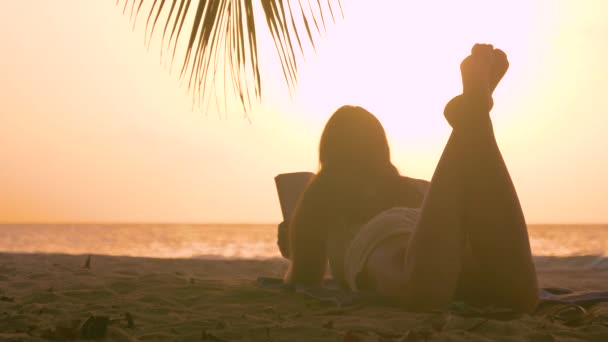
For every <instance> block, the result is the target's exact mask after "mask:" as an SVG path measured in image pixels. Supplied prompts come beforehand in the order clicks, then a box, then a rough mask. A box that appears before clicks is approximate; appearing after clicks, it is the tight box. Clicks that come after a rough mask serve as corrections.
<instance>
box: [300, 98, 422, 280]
mask: <svg viewBox="0 0 608 342" xmlns="http://www.w3.org/2000/svg"><path fill="white" fill-rule="evenodd" d="M419 202H420V198H419V196H417V195H416V194H413V193H412V189H411V187H410V186H409V185H406V184H405V183H404V182H403V179H402V178H401V176H400V175H399V171H398V170H397V168H395V166H393V164H392V163H391V160H390V148H389V145H388V139H387V137H386V133H385V132H384V128H383V127H382V124H380V121H378V119H377V118H376V117H375V116H374V115H373V114H371V113H370V112H368V111H367V110H365V109H363V108H361V107H355V106H343V107H340V108H339V109H338V110H337V111H336V112H335V113H334V114H333V115H332V116H331V118H330V119H329V121H328V122H327V124H326V125H325V128H324V130H323V133H322V135H321V141H320V143H319V172H318V173H317V175H316V177H315V178H314V179H313V180H312V182H311V183H310V184H309V185H308V187H307V189H306V190H305V192H304V194H303V195H302V197H301V198H300V200H299V203H298V206H297V208H296V210H295V212H294V216H293V217H292V219H291V223H290V226H289V240H290V259H291V263H290V271H289V272H288V277H290V278H291V279H288V280H290V281H295V282H301V283H305V284H318V282H319V281H320V280H321V279H323V274H324V272H325V264H326V262H327V253H328V250H327V237H328V232H329V231H330V230H331V229H336V228H337V227H339V226H344V225H346V226H351V225H357V224H361V223H364V222H366V221H367V220H369V219H371V218H372V217H374V216H375V215H377V214H378V213H380V212H382V211H383V210H386V209H389V208H391V207H393V206H417V205H419Z"/></svg>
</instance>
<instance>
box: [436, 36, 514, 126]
mask: <svg viewBox="0 0 608 342" xmlns="http://www.w3.org/2000/svg"><path fill="white" fill-rule="evenodd" d="M508 68H509V61H508V60H507V55H506V54H505V53H504V52H503V51H502V50H499V49H494V47H493V46H492V45H489V44H475V46H473V48H472V49H471V55H469V56H468V57H466V58H465V59H464V60H463V61H462V63H461V64H460V73H461V75H462V88H463V92H462V95H458V96H456V97H455V98H453V99H452V100H451V101H450V102H448V104H447V105H446V107H445V110H444V115H445V117H446V119H447V121H448V122H449V124H450V125H451V126H452V127H453V128H456V127H457V126H463V125H466V123H465V122H470V121H471V120H473V121H478V118H483V117H488V116H487V114H488V113H489V112H490V110H491V109H492V107H493V105H494V100H493V99H492V93H493V92H494V89H496V86H497V85H498V83H499V82H500V80H501V79H502V77H503V76H504V75H505V73H506V72H507V69H508ZM463 112H465V113H469V114H465V113H463ZM463 114H465V115H463ZM476 118H477V119H476Z"/></svg>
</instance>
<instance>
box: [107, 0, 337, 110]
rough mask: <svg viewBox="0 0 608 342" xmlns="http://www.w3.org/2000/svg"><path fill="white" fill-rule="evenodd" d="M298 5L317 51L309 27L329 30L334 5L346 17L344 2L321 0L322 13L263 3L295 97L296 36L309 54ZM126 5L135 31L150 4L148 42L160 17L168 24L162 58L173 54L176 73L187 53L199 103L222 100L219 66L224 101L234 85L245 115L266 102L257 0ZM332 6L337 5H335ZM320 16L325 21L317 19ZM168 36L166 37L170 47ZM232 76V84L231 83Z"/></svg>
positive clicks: (278, 1)
mask: <svg viewBox="0 0 608 342" xmlns="http://www.w3.org/2000/svg"><path fill="white" fill-rule="evenodd" d="M121 1H122V0H117V3H116V4H117V5H119V4H120V3H121ZM293 1H296V2H297V3H298V7H299V12H300V13H299V14H300V17H298V16H297V15H296V18H299V19H301V22H302V23H303V24H304V28H305V30H306V34H307V36H308V39H309V43H310V44H311V46H312V47H313V49H314V48H315V45H314V39H315V37H314V36H313V33H312V31H311V27H310V24H309V23H310V22H311V21H312V23H313V25H314V26H315V28H316V31H317V33H318V34H320V33H321V28H322V29H323V30H325V16H324V14H323V12H325V11H327V10H329V12H330V15H331V18H332V20H334V9H333V6H335V4H337V6H338V7H339V9H340V13H342V5H341V4H340V0H333V1H332V0H327V6H326V7H325V8H323V6H322V4H321V1H320V0H317V1H316V2H317V6H315V7H317V11H315V10H314V9H313V6H312V5H311V3H310V1H311V0H259V2H260V5H261V8H262V10H263V14H264V17H265V19H266V28H267V29H268V31H269V33H270V35H271V36H272V39H273V41H274V45H275V48H276V52H277V54H278V57H279V60H280V64H281V69H282V71H283V76H284V78H285V82H286V84H287V88H288V90H289V92H290V94H291V93H292V92H293V90H294V88H295V86H296V84H297V71H298V65H297V60H296V57H297V56H296V53H295V51H294V44H293V40H292V37H295V41H297V44H298V47H299V52H300V53H301V54H303V53H304V48H303V45H302V40H301V39H300V36H301V35H300V29H298V27H299V26H300V24H299V23H298V22H297V21H296V19H294V12H293V11H292V6H291V2H293ZM312 1H314V0H312ZM123 2H124V5H123V13H125V12H126V11H127V8H129V4H130V5H131V6H130V8H131V10H130V18H131V20H133V25H134V26H133V27H134V28H135V24H136V21H137V17H138V16H139V13H140V10H141V9H142V6H143V5H144V3H146V4H151V5H150V11H149V12H148V17H147V20H146V26H145V35H144V37H145V41H146V42H148V44H150V42H151V41H152V37H153V36H154V33H155V32H156V28H157V22H158V21H159V20H160V18H164V19H163V20H166V21H165V23H164V25H162V26H159V27H162V29H160V30H162V39H161V43H160V44H161V57H162V56H163V52H165V51H166V52H168V53H167V54H165V58H166V59H165V62H167V60H169V55H170V56H171V57H170V61H169V64H170V69H171V70H172V67H173V63H174V60H175V57H176V52H177V51H180V52H183V55H184V59H183V61H182V63H181V71H180V75H179V76H180V79H182V81H187V82H188V91H189V92H192V95H193V101H194V102H198V103H199V105H200V104H201V103H202V102H204V101H207V100H208V99H209V97H210V96H211V94H213V93H215V94H216V97H217V89H216V81H218V77H219V75H218V69H219V68H222V69H223V72H222V74H223V77H224V78H223V85H224V93H223V95H224V98H226V96H227V93H226V91H227V89H226V87H227V83H229V84H230V85H231V86H232V88H233V89H232V91H233V93H234V94H235V95H236V96H237V97H238V98H239V100H240V102H241V104H242V107H243V110H244V112H245V115H247V112H248V110H249V109H250V108H251V103H252V99H256V100H258V101H259V100H260V99H261V97H262V80H261V77H260V67H259V58H258V34H259V31H258V30H257V26H256V24H257V23H256V22H255V19H254V4H253V2H252V0H124V1H123ZM285 2H286V3H287V4H286V5H285ZM333 2H335V4H332V3H333ZM136 3H137V4H136ZM305 3H307V5H306V4H305ZM305 8H307V10H305ZM342 15H343V14H342ZM192 16H193V20H192V27H191V28H190V35H189V37H188V38H187V43H186V44H181V42H182V41H183V40H185V38H184V37H183V35H182V28H183V26H184V23H185V22H188V20H187V18H190V17H192ZM318 17H319V18H320V20H317V18H318ZM319 22H320V23H321V26H319ZM167 37H168V38H167ZM165 38H167V43H166V45H165ZM169 52H170V53H169ZM227 76H228V79H229V82H227V81H226V80H227ZM216 100H217V98H216Z"/></svg>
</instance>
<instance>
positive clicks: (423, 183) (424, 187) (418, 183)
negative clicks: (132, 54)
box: [401, 176, 431, 195]
mask: <svg viewBox="0 0 608 342" xmlns="http://www.w3.org/2000/svg"><path fill="white" fill-rule="evenodd" d="M401 181H402V182H404V183H406V184H409V185H411V186H413V187H414V188H415V189H416V190H418V192H420V193H421V194H422V195H426V192H427V191H428V189H429V186H430V185H431V182H429V181H427V180H425V179H419V178H412V177H406V176H401Z"/></svg>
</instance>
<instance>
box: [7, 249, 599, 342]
mask: <svg viewBox="0 0 608 342" xmlns="http://www.w3.org/2000/svg"><path fill="white" fill-rule="evenodd" d="M86 260H87V256H85V255H61V254H16V253H10V254H8V253H4V254H0V340H1V341H45V340H51V339H55V340H71V339H75V340H80V339H83V338H82V337H83V335H82V334H83V328H82V326H83V325H85V322H86V321H87V320H88V319H89V318H90V317H91V316H95V317H101V318H102V319H106V318H107V319H108V321H107V322H106V323H107V330H106V337H105V339H103V340H105V341H351V342H352V341H424V340H428V341H494V340H497V341H608V303H600V304H596V305H595V306H593V307H591V308H590V309H589V310H588V313H587V315H586V316H585V318H584V320H583V321H579V322H576V324H572V322H571V323H570V324H565V323H564V321H563V320H561V319H556V318H555V317H552V316H551V313H552V312H555V311H556V310H557V309H559V306H555V307H551V308H548V309H545V310H539V312H537V313H536V314H534V315H524V316H522V317H520V318H516V319H510V320H499V319H491V318H487V317H485V318H484V317H465V316H462V315H459V314H456V313H450V312H442V313H439V312H438V313H410V312H406V311H404V310H402V309H400V308H396V307H388V306H381V305H353V306H346V307H338V306H336V305H335V304H331V303H325V302H321V301H317V300H315V299H312V298H310V297H307V296H304V295H301V294H297V293H290V292H287V291H281V290H274V289H266V288H261V287H259V286H258V285H257V284H256V279H257V277H258V276H270V277H278V276H280V275H281V274H282V272H283V271H284V269H285V267H286V263H285V262H284V261H283V260H280V259H269V260H229V259H215V260H214V259H194V258H190V259H153V258H134V257H118V256H99V255H93V256H92V257H91V259H90V263H89V266H90V268H86V267H84V266H85V264H86ZM549 264H550V263H549ZM539 279H540V285H541V286H543V287H568V288H571V289H574V290H605V289H606V288H607V287H608V285H606V284H608V271H605V270H594V269H591V268H587V269H585V268H581V269H580V270H573V269H568V270H560V269H559V268H555V267H550V266H541V269H539ZM560 317H561V316H560ZM102 325H106V324H102ZM89 327H90V326H89ZM94 328H95V327H93V328H91V329H92V330H89V332H88V333H89V335H86V336H92V335H91V334H93V335H94V333H95V331H94Z"/></svg>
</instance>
